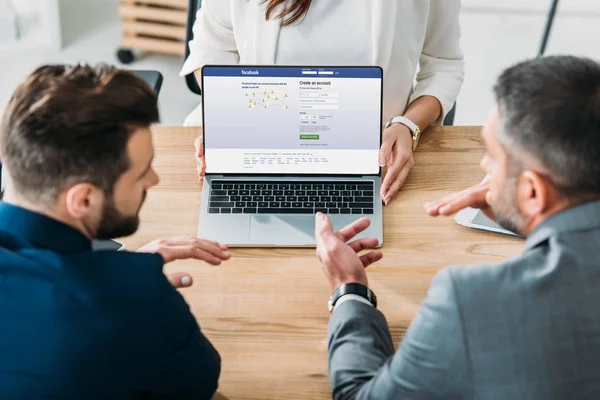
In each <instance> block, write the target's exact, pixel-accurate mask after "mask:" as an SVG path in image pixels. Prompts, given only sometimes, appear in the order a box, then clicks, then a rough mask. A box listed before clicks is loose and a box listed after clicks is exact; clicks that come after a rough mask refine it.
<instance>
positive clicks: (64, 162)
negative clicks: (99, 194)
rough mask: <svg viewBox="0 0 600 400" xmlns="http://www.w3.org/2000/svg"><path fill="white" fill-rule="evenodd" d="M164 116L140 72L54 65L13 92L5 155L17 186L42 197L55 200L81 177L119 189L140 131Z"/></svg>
mask: <svg viewBox="0 0 600 400" xmlns="http://www.w3.org/2000/svg"><path fill="white" fill-rule="evenodd" d="M157 121H158V108H157V96H156V94H155V93H154V91H153V90H152V88H150V86H148V84H146V82H145V81H144V80H143V79H141V78H140V77H138V76H137V75H134V74H133V73H131V72H128V71H124V70H118V69H116V68H114V67H111V66H107V65H99V66H96V67H93V66H88V65H76V66H65V65H47V66H43V67H40V68H38V69H37V70H35V71H34V72H33V73H32V74H30V75H29V76H28V77H27V78H26V79H25V81H24V82H23V83H21V84H20V85H19V86H18V87H17V89H16V91H15V92H14V94H13V96H12V98H11V99H10V101H9V103H8V107H7V109H6V112H5V113H4V116H3V118H2V121H1V123H0V157H1V158H2V162H3V163H4V166H5V167H6V169H7V170H8V173H9V175H10V177H11V178H12V179H10V180H11V182H12V184H13V186H14V189H15V190H16V191H17V192H18V193H19V194H20V195H22V196H24V197H26V198H27V199H29V200H30V201H35V202H37V203H38V204H39V203H40V202H41V203H42V204H45V205H51V204H53V203H54V202H55V201H56V198H57V197H58V195H59V194H60V192H61V191H62V190H64V189H65V188H66V187H68V186H69V185H72V184H75V183H78V182H88V183H91V184H93V185H94V186H96V187H98V188H100V189H102V190H104V191H105V193H107V194H111V193H112V190H113V188H114V184H115V182H116V180H117V179H118V178H119V176H120V175H121V174H123V173H124V172H125V171H126V170H127V169H128V168H129V158H128V155H127V143H128V141H129V138H130V137H131V134H132V132H133V131H134V129H135V128H136V127H144V126H149V125H150V124H152V123H153V122H157Z"/></svg>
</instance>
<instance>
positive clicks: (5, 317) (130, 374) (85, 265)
mask: <svg viewBox="0 0 600 400" xmlns="http://www.w3.org/2000/svg"><path fill="white" fill-rule="evenodd" d="M163 264H164V263H163V259H162V257H161V256H160V255H158V254H139V253H129V252H112V251H110V252H109V251H107V252H92V251H91V244H90V241H89V240H88V239H87V238H85V237H84V236H83V235H82V234H81V233H79V232H78V231H76V230H75V229H73V228H71V227H69V226H66V225H64V224H62V223H59V222H58V221H56V220H53V219H50V218H47V217H45V216H42V215H40V214H36V213H33V212H30V211H27V210H24V209H22V208H19V207H15V206H12V205H8V204H6V203H2V202H0V399H10V400H19V399H61V400H63V399H146V398H148V399H154V398H169V399H171V398H177V399H209V398H211V396H212V395H213V394H214V393H215V391H216V389H217V383H218V378H219V374H220V364H221V361H220V357H219V354H218V353H217V351H216V350H215V349H214V348H213V346H212V345H211V344H210V342H209V341H208V340H207V339H206V338H205V337H204V336H203V335H202V333H201V332H200V328H199V327H198V324H197V323H196V319H195V318H194V316H193V315H192V314H191V312H190V309H189V307H188V305H187V303H186V302H185V300H184V299H183V297H182V296H181V295H180V294H179V293H178V292H177V290H175V289H174V288H173V287H172V286H171V285H170V284H169V282H168V281H167V279H166V278H165V276H164V274H163V271H162V269H163Z"/></svg>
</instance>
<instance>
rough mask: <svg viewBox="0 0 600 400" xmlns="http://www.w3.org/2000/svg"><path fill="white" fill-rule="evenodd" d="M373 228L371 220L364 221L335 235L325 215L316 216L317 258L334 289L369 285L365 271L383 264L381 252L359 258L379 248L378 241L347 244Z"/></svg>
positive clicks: (365, 219)
mask: <svg viewBox="0 0 600 400" xmlns="http://www.w3.org/2000/svg"><path fill="white" fill-rule="evenodd" d="M370 224H371V221H369V219H368V218H361V219H359V220H358V221H355V222H353V223H352V224H350V225H348V226H346V227H345V228H342V229H341V230H340V231H339V232H337V233H335V232H333V226H332V225H331V221H330V220H329V218H328V217H327V216H326V215H324V214H322V213H317V215H316V221H315V237H316V239H317V258H318V259H319V261H320V262H321V264H322V265H323V272H324V273H325V277H326V278H327V280H328V281H329V284H330V285H331V288H332V289H335V288H337V287H339V286H340V285H342V284H344V283H354V282H355V283H361V284H363V285H365V286H368V285H369V282H368V280H367V274H366V273H365V268H366V267H368V266H369V265H371V264H373V263H375V262H377V261H379V260H381V258H382V257H383V254H382V253H381V252H380V251H371V252H369V253H366V254H364V255H362V256H359V255H358V253H359V252H361V251H362V250H368V249H374V248H376V247H377V245H378V241H377V239H375V238H364V239H358V240H355V241H353V242H350V243H349V244H346V242H347V241H349V240H350V239H352V238H354V237H355V236H356V235H358V234H359V233H361V232H362V231H364V230H365V229H367V228H368V227H369V225H370Z"/></svg>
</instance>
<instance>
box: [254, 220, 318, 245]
mask: <svg viewBox="0 0 600 400" xmlns="http://www.w3.org/2000/svg"><path fill="white" fill-rule="evenodd" d="M250 243H251V244H259V245H265V246H303V245H314V244H315V217H314V215H253V216H252V218H251V220H250Z"/></svg>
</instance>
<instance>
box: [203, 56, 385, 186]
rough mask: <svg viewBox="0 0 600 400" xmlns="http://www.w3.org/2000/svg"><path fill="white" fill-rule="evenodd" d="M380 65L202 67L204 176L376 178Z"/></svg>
mask: <svg viewBox="0 0 600 400" xmlns="http://www.w3.org/2000/svg"><path fill="white" fill-rule="evenodd" d="M381 80H382V76H381V70H380V69H379V68H324V67H323V68H297V67H241V66H237V67H236V66H231V67H212V66H211V67H204V69H203V101H204V134H205V138H204V140H205V142H204V144H205V157H206V165H207V172H208V173H219V174H222V173H234V174H235V173H240V174H255V173H256V174H365V175H367V174H377V173H378V172H379V165H378V152H379V143H380V135H381V110H380V108H381Z"/></svg>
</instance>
